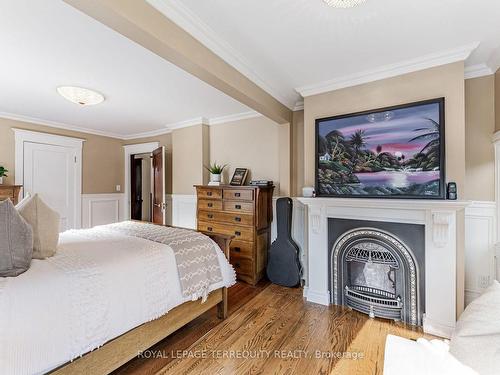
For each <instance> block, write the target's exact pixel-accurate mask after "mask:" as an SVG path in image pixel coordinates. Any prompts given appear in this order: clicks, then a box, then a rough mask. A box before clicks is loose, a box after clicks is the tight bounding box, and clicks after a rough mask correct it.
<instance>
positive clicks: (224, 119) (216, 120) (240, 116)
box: [208, 111, 262, 126]
mask: <svg viewBox="0 0 500 375" xmlns="http://www.w3.org/2000/svg"><path fill="white" fill-rule="evenodd" d="M261 116H262V115H261V114H260V113H259V112H256V111H249V112H242V113H236V114H234V115H228V116H220V117H213V118H211V119H209V120H208V125H210V126H212V125H219V124H225V123H228V122H234V121H241V120H246V119H250V118H255V117H261Z"/></svg>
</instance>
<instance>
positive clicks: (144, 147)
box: [123, 142, 160, 220]
mask: <svg viewBox="0 0 500 375" xmlns="http://www.w3.org/2000/svg"><path fill="white" fill-rule="evenodd" d="M158 147H160V142H149V143H137V144H133V145H125V146H123V150H124V153H125V189H124V192H125V204H124V207H125V220H130V214H131V211H130V210H131V208H132V205H131V201H130V199H131V197H130V194H131V187H130V156H131V155H135V154H145V153H147V152H153V151H154V150H155V149H157V148H158Z"/></svg>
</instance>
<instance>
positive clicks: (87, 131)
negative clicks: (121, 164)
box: [0, 112, 124, 139]
mask: <svg viewBox="0 0 500 375" xmlns="http://www.w3.org/2000/svg"><path fill="white" fill-rule="evenodd" d="M0 118H5V119H9V120H14V121H22V122H28V123H30V124H35V125H45V126H48V127H51V128H56V129H63V130H70V131H74V132H79V133H85V134H93V135H100V136H102V137H109V138H117V139H124V138H122V137H123V135H121V134H117V133H112V132H107V131H102V130H95V129H89V128H85V127H81V126H76V125H70V124H65V123H63V122H57V121H50V120H43V119H41V118H37V117H30V116H24V115H17V114H14V113H9V112H0Z"/></svg>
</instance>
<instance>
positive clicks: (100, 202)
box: [82, 193, 125, 228]
mask: <svg viewBox="0 0 500 375" xmlns="http://www.w3.org/2000/svg"><path fill="white" fill-rule="evenodd" d="M124 207H125V195H124V194H122V193H113V194H83V195H82V228H92V227H95V226H96V225H103V224H111V223H116V222H119V221H122V220H124V218H125V212H124Z"/></svg>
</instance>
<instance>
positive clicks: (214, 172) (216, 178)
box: [205, 162, 227, 185]
mask: <svg viewBox="0 0 500 375" xmlns="http://www.w3.org/2000/svg"><path fill="white" fill-rule="evenodd" d="M226 166H227V164H224V165H220V164H217V162H214V163H213V164H210V165H209V166H208V167H207V166H205V168H206V170H207V171H209V172H210V184H212V185H215V184H217V185H218V184H220V182H221V175H222V171H223V170H224V168H226Z"/></svg>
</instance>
